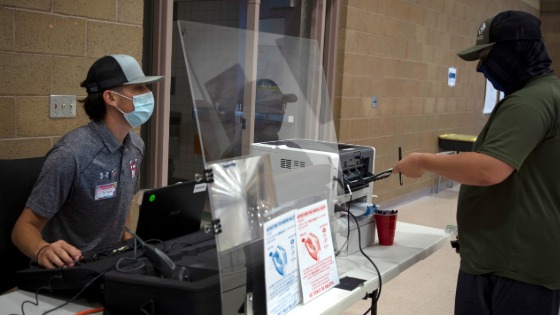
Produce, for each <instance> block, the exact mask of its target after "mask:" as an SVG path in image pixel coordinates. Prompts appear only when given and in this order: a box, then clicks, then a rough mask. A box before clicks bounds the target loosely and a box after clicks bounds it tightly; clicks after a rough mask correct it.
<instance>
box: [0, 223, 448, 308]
mask: <svg viewBox="0 0 560 315" xmlns="http://www.w3.org/2000/svg"><path fill="white" fill-rule="evenodd" d="M447 240H448V237H447V235H446V234H445V232H444V230H442V229H435V228H431V227H426V226H421V225H416V224H410V223H404V222H398V223H397V231H396V233H395V242H394V244H393V245H392V246H379V245H374V246H371V247H367V248H365V249H364V252H365V253H366V254H367V255H368V256H369V257H370V258H371V259H372V260H373V262H374V263H375V264H376V265H377V267H378V268H379V270H380V272H381V277H382V280H383V283H386V282H387V281H389V280H391V279H393V278H394V277H396V276H397V275H398V274H399V273H401V272H402V271H404V270H406V269H407V268H409V267H410V266H412V265H414V264H415V263H417V262H418V261H420V260H422V259H425V258H426V257H428V256H429V255H431V254H432V253H434V252H435V251H436V250H438V249H439V248H441V247H442V246H443V245H444V244H446V243H447V242H446V241H447ZM336 261H337V267H338V274H339V275H340V278H343V277H345V276H349V277H354V278H359V279H364V280H366V281H365V283H364V285H363V286H361V287H358V288H356V289H354V290H352V291H347V290H342V289H338V288H332V289H330V290H329V291H327V292H325V293H323V294H322V295H320V296H318V297H317V298H315V299H314V300H312V301H310V302H309V303H307V304H305V305H302V304H300V305H298V306H297V307H296V308H294V309H293V310H292V311H290V313H289V315H296V314H302V315H303V314H305V315H308V314H339V313H341V312H342V311H344V310H346V309H347V308H349V307H350V306H352V305H353V304H354V303H356V302H357V301H359V300H361V299H362V298H363V297H364V296H365V295H366V293H371V292H372V291H373V290H375V289H377V287H378V281H377V273H376V271H375V269H374V267H373V266H372V264H371V263H370V262H369V261H368V260H367V259H366V258H365V257H363V256H362V254H361V253H360V252H357V253H355V254H353V255H350V256H347V257H338V258H337V259H336ZM382 298H383V290H382V292H381V299H382ZM24 301H33V302H35V293H31V292H26V291H13V292H10V293H7V294H4V295H0V309H1V310H2V312H6V314H22V312H21V305H22V303H23V302H24ZM64 302H65V301H63V300H61V299H58V298H52V297H47V296H44V295H40V296H39V305H38V306H35V305H33V304H31V303H26V305H25V314H26V315H35V314H42V313H43V312H45V311H48V310H51V309H53V308H55V307H57V306H59V305H61V304H62V303H64ZM98 306H99V305H97V304H95V303H88V302H85V301H83V300H80V301H75V302H73V303H70V304H68V305H66V306H64V307H63V308H61V309H58V310H56V311H54V312H50V313H49V314H52V315H68V314H75V313H77V312H80V311H83V310H88V309H92V308H95V307H98Z"/></svg>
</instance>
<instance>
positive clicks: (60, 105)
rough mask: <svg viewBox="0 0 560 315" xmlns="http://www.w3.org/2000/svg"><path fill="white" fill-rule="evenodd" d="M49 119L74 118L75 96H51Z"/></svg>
mask: <svg viewBox="0 0 560 315" xmlns="http://www.w3.org/2000/svg"><path fill="white" fill-rule="evenodd" d="M50 117H51V118H63V117H76V95H51V96H50Z"/></svg>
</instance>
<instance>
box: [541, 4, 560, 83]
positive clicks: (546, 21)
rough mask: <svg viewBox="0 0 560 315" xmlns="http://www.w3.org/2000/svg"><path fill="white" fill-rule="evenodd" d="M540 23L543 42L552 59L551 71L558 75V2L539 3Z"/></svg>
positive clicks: (559, 71) (559, 21)
mask: <svg viewBox="0 0 560 315" xmlns="http://www.w3.org/2000/svg"><path fill="white" fill-rule="evenodd" d="M541 21H542V29H543V36H544V42H545V44H546V48H547V50H548V53H549V54H550V57H551V58H552V69H554V72H555V73H556V75H560V27H559V25H560V1H558V0H543V1H541Z"/></svg>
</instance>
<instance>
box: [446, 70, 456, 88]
mask: <svg viewBox="0 0 560 315" xmlns="http://www.w3.org/2000/svg"><path fill="white" fill-rule="evenodd" d="M456 77H457V69H456V68H455V67H450V68H449V71H447V85H449V86H450V87H454V86H455V80H456Z"/></svg>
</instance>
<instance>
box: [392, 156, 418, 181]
mask: <svg viewBox="0 0 560 315" xmlns="http://www.w3.org/2000/svg"><path fill="white" fill-rule="evenodd" d="M422 154H423V153H411V154H409V155H407V156H405V157H404V158H403V159H402V160H400V161H399V163H397V165H395V166H394V167H393V173H401V174H403V175H405V176H407V177H412V178H418V177H420V176H422V175H423V174H424V171H425V170H424V168H423V167H422V166H421V165H420V158H421V157H422Z"/></svg>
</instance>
